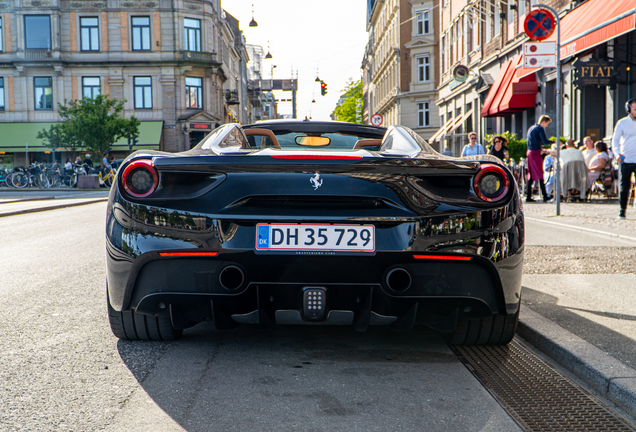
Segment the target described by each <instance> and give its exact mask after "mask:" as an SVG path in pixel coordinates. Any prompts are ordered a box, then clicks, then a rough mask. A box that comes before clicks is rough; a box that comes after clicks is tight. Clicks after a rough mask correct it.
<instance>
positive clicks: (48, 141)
mask: <svg viewBox="0 0 636 432" xmlns="http://www.w3.org/2000/svg"><path fill="white" fill-rule="evenodd" d="M36 138H37V139H41V140H43V141H44V144H45V145H46V146H47V147H49V148H51V150H54V151H55V149H56V148H58V147H72V148H73V151H75V147H76V145H77V143H73V144H75V145H71V143H70V142H69V140H68V137H67V136H66V132H65V130H64V127H63V123H55V124H53V125H51V127H50V128H49V130H46V129H42V130H41V131H39V132H38V134H37V135H36Z"/></svg>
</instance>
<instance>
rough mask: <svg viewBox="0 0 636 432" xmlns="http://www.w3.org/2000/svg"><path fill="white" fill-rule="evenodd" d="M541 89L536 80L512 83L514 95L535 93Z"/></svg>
mask: <svg viewBox="0 0 636 432" xmlns="http://www.w3.org/2000/svg"><path fill="white" fill-rule="evenodd" d="M538 91H539V85H538V84H537V82H536V81H534V82H516V83H512V94H513V95H533V94H537V92H538Z"/></svg>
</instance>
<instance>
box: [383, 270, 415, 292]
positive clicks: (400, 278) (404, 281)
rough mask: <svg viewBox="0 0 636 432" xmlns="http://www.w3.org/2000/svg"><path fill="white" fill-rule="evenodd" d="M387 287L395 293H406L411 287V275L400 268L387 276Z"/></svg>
mask: <svg viewBox="0 0 636 432" xmlns="http://www.w3.org/2000/svg"><path fill="white" fill-rule="evenodd" d="M386 285H387V286H388V287H389V288H390V289H392V290H393V291H406V290H407V289H409V288H410V287H411V274H410V273H409V272H408V271H406V270H405V269H403V268H401V267H398V268H394V269H393V270H391V271H390V272H389V273H388V274H387V275H386Z"/></svg>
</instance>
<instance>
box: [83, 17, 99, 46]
mask: <svg viewBox="0 0 636 432" xmlns="http://www.w3.org/2000/svg"><path fill="white" fill-rule="evenodd" d="M80 47H81V50H82V51H99V21H98V20H97V18H95V17H81V18H80Z"/></svg>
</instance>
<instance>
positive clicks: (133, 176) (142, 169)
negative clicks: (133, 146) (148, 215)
mask: <svg viewBox="0 0 636 432" xmlns="http://www.w3.org/2000/svg"><path fill="white" fill-rule="evenodd" d="M121 180H122V183H123V185H124V188H125V189H126V192H128V193H129V194H130V195H132V196H133V197H135V198H144V197H147V196H148V195H150V194H152V193H153V192H154V191H155V190H156V189H157V185H158V184H159V175H158V174H157V170H156V169H155V167H154V166H153V165H152V161H151V160H149V159H140V160H136V161H134V162H131V163H130V164H128V165H126V167H125V168H124V173H123V174H122V177H121Z"/></svg>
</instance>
